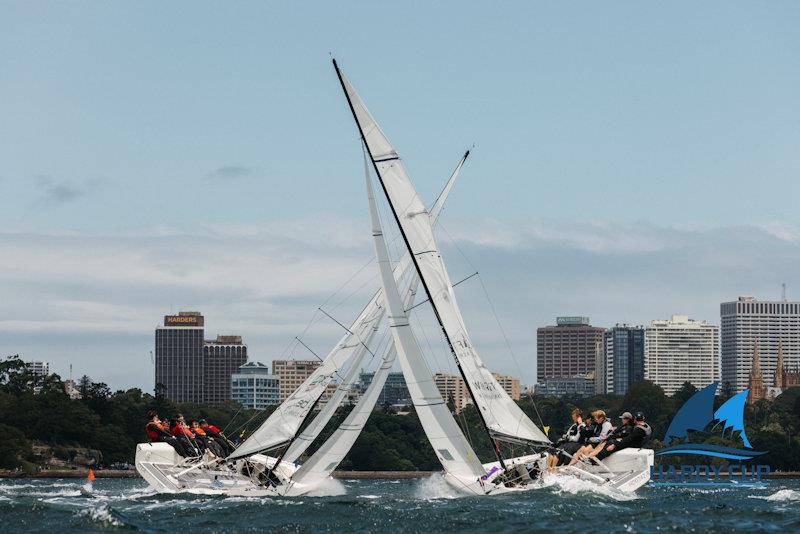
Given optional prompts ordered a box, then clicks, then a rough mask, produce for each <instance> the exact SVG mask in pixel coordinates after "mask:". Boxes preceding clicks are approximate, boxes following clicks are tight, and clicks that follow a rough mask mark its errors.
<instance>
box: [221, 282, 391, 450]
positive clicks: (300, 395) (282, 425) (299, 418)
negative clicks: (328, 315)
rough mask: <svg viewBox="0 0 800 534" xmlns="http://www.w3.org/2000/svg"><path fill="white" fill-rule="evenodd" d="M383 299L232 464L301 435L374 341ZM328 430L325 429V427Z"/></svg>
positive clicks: (377, 298)
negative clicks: (336, 381) (346, 369)
mask: <svg viewBox="0 0 800 534" xmlns="http://www.w3.org/2000/svg"><path fill="white" fill-rule="evenodd" d="M380 300H381V299H380V295H375V297H373V299H372V300H370V302H369V304H368V305H367V306H366V307H365V308H364V309H363V310H362V312H361V314H359V316H358V318H357V319H356V320H355V322H354V323H353V325H352V326H351V327H350V331H348V332H347V333H346V334H345V335H344V336H342V338H341V340H340V341H339V343H337V344H336V346H335V347H334V348H333V349H332V350H331V351H330V353H328V356H327V357H326V358H325V359H324V360H323V361H322V364H321V365H320V366H319V367H317V368H316V369H315V370H314V372H313V373H311V375H309V377H308V378H306V380H305V381H304V382H303V383H302V384H301V385H300V387H298V388H297V389H296V390H295V391H294V392H293V393H292V394H291V395H289V397H288V398H287V399H286V400H285V401H283V403H281V405H280V406H278V408H276V409H275V411H274V412H272V413H271V414H270V416H269V417H268V418H267V420H266V421H264V423H263V424H262V425H261V426H260V427H258V429H257V430H256V431H255V432H253V434H252V435H251V436H250V437H249V438H247V439H246V440H244V442H243V443H242V444H241V445H240V446H239V447H238V448H237V449H236V450H235V451H234V452H233V454H231V455H230V456H228V459H229V460H234V459H237V458H243V457H245V456H249V455H251V454H255V453H257V452H262V451H268V450H272V449H276V448H278V447H282V446H284V445H287V444H289V443H290V442H291V441H292V440H293V439H294V437H295V435H296V434H297V432H298V430H299V429H300V426H301V425H302V424H303V421H304V420H305V419H306V417H307V416H308V414H309V412H310V411H311V409H312V408H313V407H314V405H315V404H316V402H317V400H318V399H319V398H320V397H321V396H322V394H323V393H325V388H327V387H328V384H330V382H331V380H333V378H334V376H335V375H336V374H337V373H338V372H339V370H340V369H341V368H342V367H343V366H344V365H345V364H346V363H347V362H348V361H349V360H350V359H351V358H352V357H353V356H354V355H355V354H356V353H358V352H359V351H360V350H361V348H363V346H364V340H368V339H370V337H371V335H372V333H373V331H374V328H376V327H377V325H378V323H379V322H380V320H381V318H382V317H383V312H384V310H383V306H382V305H381V303H380ZM323 426H324V425H323Z"/></svg>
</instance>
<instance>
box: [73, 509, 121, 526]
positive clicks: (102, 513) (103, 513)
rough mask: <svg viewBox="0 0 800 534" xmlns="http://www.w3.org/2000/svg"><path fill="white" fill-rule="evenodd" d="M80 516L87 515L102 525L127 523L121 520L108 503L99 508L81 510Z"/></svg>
mask: <svg viewBox="0 0 800 534" xmlns="http://www.w3.org/2000/svg"><path fill="white" fill-rule="evenodd" d="M77 515H78V516H80V517H86V518H88V519H89V520H90V521H92V522H94V523H100V524H102V525H107V526H113V527H122V526H125V523H124V522H123V521H121V520H120V519H119V518H118V517H117V516H116V514H115V513H114V512H113V511H112V510H111V509H110V508H109V507H108V506H106V505H102V506H98V507H97V508H87V509H84V510H80V511H79V512H78V513H77Z"/></svg>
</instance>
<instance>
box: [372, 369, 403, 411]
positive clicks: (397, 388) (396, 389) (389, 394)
mask: <svg viewBox="0 0 800 534" xmlns="http://www.w3.org/2000/svg"><path fill="white" fill-rule="evenodd" d="M373 378H375V373H361V375H360V376H359V382H360V383H361V391H362V392H363V391H366V390H367V388H368V387H369V385H370V384H371V383H372V379H373ZM387 404H388V405H390V406H393V405H397V404H411V394H410V393H409V392H408V387H407V386H406V378H405V377H404V376H403V373H389V374H388V375H387V376H386V383H385V384H384V385H383V389H382V390H381V394H380V396H379V397H378V400H377V402H376V403H375V406H376V408H382V407H383V406H386V405H387Z"/></svg>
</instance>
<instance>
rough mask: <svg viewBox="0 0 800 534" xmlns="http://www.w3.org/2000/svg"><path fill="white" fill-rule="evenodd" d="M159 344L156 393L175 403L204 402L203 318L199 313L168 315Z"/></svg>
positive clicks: (165, 318) (161, 327)
mask: <svg viewBox="0 0 800 534" xmlns="http://www.w3.org/2000/svg"><path fill="white" fill-rule="evenodd" d="M155 341H156V343H155V345H156V346H155V348H156V350H155V367H156V369H155V371H156V376H155V381H156V384H155V386H156V392H157V393H159V392H161V393H163V394H164V395H166V397H167V398H169V399H171V400H173V401H175V402H193V403H201V402H203V401H204V397H203V390H204V387H205V384H204V374H205V373H204V369H203V316H202V315H201V314H200V313H199V312H179V313H178V315H167V316H165V317H164V326H159V327H157V328H156V340H155Z"/></svg>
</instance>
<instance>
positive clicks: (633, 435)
mask: <svg viewBox="0 0 800 534" xmlns="http://www.w3.org/2000/svg"><path fill="white" fill-rule="evenodd" d="M626 414H627V415H630V414H628V413H627V412H626ZM652 433H653V430H652V429H651V428H650V425H648V424H647V423H646V422H645V420H644V414H643V413H642V412H636V424H635V425H634V426H632V427H631V428H630V430H629V431H628V432H627V433H625V435H623V436H622V437H620V438H616V439H612V440H609V441H608V442H607V443H606V444H605V446H604V447H603V449H602V450H600V451H598V453H597V459H598V460H602V459H604V458H608V457H609V456H610V455H611V454H612V453H614V452H617V451H621V450H622V449H628V448H631V447H633V448H637V449H638V448H640V447H641V446H642V444H643V443H644V440H646V439H647V438H649V437H650V435H651V434H652Z"/></svg>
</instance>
